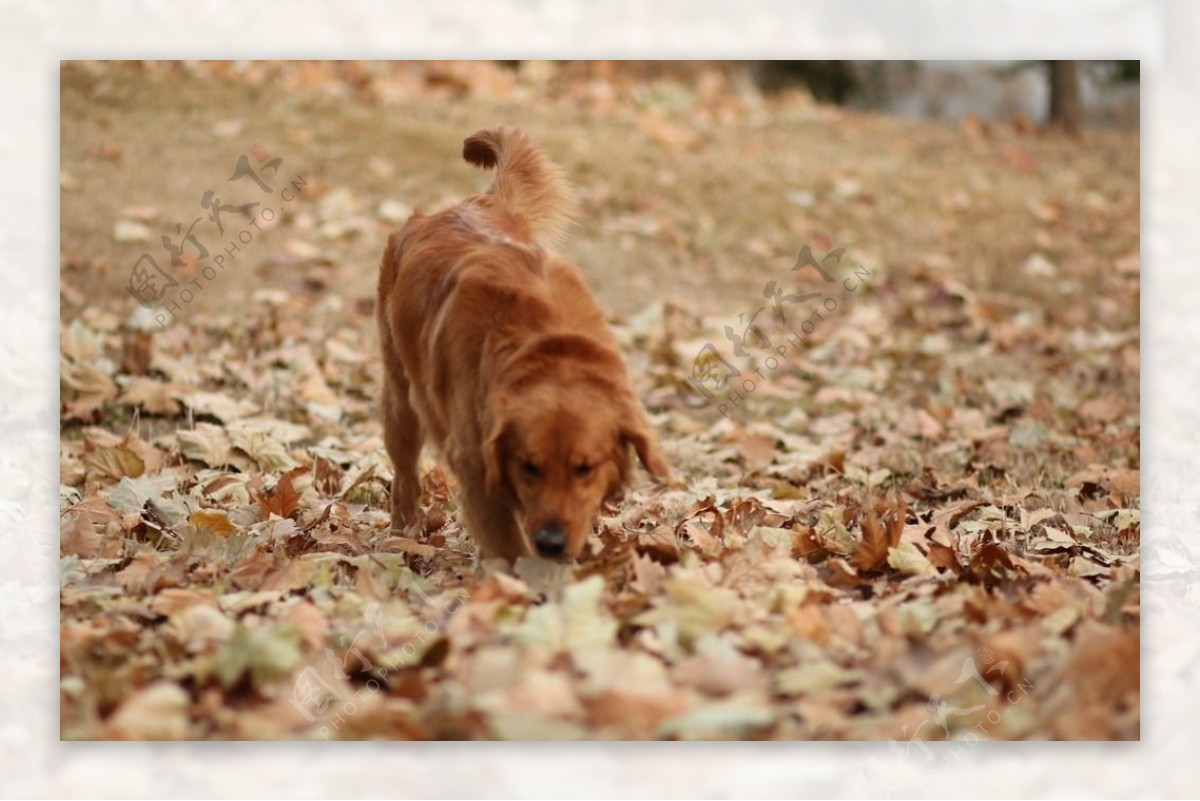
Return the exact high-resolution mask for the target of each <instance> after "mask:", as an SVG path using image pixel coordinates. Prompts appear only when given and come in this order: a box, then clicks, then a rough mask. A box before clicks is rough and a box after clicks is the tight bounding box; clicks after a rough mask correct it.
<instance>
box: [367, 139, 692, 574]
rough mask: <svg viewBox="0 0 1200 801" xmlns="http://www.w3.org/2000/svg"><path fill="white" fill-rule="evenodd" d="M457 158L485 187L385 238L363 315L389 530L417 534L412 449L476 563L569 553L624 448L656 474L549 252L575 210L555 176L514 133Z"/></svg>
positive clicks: (580, 304)
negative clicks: (379, 368)
mask: <svg viewBox="0 0 1200 801" xmlns="http://www.w3.org/2000/svg"><path fill="white" fill-rule="evenodd" d="M463 158H464V159H465V160H466V161H467V162H468V163H470V164H473V165H475V166H477V167H481V168H484V169H494V170H495V175H494V180H493V183H492V185H491V188H490V189H488V191H487V192H485V193H483V194H480V195H474V196H472V197H469V198H467V199H466V200H464V201H462V202H461V203H459V204H458V205H457V206H455V207H453V208H451V209H449V210H447V211H443V212H440V213H437V214H433V215H425V214H423V213H421V212H420V211H417V212H415V213H414V214H413V215H412V216H411V217H410V218H409V219H408V221H407V222H406V223H405V224H404V226H403V227H402V228H401V229H400V230H399V231H397V232H395V233H393V234H392V235H391V236H390V237H389V238H388V243H387V248H386V250H385V252H384V255H383V263H382V265H381V267H380V272H379V291H378V297H377V301H378V302H377V304H376V315H377V318H378V324H379V340H380V350H381V356H382V362H383V374H384V375H383V389H382V397H381V404H380V405H381V413H382V420H383V437H384V443H385V446H386V448H387V452H388V455H389V456H390V457H391V460H392V463H393V465H394V468H395V478H394V479H393V481H392V497H391V503H392V509H391V512H392V529H393V530H408V529H410V528H412V527H414V526H419V525H420V524H421V521H422V518H421V509H420V483H419V479H418V474H417V459H418V456H419V454H420V451H421V447H422V445H423V444H424V443H425V442H426V440H429V441H431V442H432V443H433V444H434V445H436V446H437V448H438V450H439V451H440V453H441V456H442V458H443V459H444V460H445V462H446V464H447V465H448V466H449V468H450V470H451V472H453V474H454V476H455V478H456V479H457V480H458V484H459V486H460V495H461V508H462V511H463V513H464V521H463V522H464V523H465V527H466V530H467V531H468V532H469V533H470V535H471V536H472V538H473V539H474V540H475V541H476V543H478V545H479V548H480V554H481V556H482V557H483V558H501V559H505V560H508V561H509V562H510V563H511V562H513V561H515V560H516V559H517V558H518V557H522V556H530V555H533V554H537V555H538V556H540V557H543V558H547V559H555V560H561V561H570V560H575V559H577V558H578V556H579V554H580V551H581V550H582V548H583V546H584V543H585V542H586V540H587V537H588V534H589V533H590V532H591V530H592V527H593V525H594V523H595V519H596V516H597V514H598V513H599V510H600V508H601V506H602V504H604V503H605V502H607V501H613V500H616V499H617V498H618V497H619V496H620V494H621V491H622V489H623V488H624V487H625V486H626V485H627V483H628V482H629V480H630V477H631V471H632V469H633V459H632V456H631V453H633V454H636V455H637V458H638V460H639V461H640V462H641V464H642V465H643V467H644V468H645V469H646V470H647V471H648V472H649V473H650V474H651V475H653V476H655V477H657V478H659V479H664V480H665V479H667V478H668V477H669V469H668V467H667V464H666V462H665V461H664V459H663V457H662V454H661V453H660V450H659V445H658V442H657V440H656V437H655V434H654V431H653V430H652V428H651V426H650V424H649V421H648V419H647V416H646V413H645V410H644V409H643V408H642V406H641V404H640V403H639V401H638V399H637V397H636V395H635V394H634V392H633V389H632V387H631V385H630V381H629V375H628V371H627V369H626V366H625V361H624V359H623V358H622V356H621V353H620V349H619V347H618V345H617V341H616V338H615V337H614V336H613V333H612V331H611V329H610V328H609V326H608V324H607V322H606V321H605V318H604V314H603V313H602V312H601V310H600V308H599V306H597V304H596V302H595V300H594V299H593V297H592V294H591V292H589V291H588V288H587V285H586V284H585V283H584V278H583V273H582V272H581V271H580V269H579V268H578V267H576V266H575V265H573V264H571V263H570V262H569V261H567V260H566V259H564V258H563V257H561V256H559V255H556V254H555V253H554V252H553V251H552V250H551V247H553V246H554V245H555V244H556V243H557V242H558V241H560V239H561V238H562V236H563V235H564V233H565V231H566V229H567V228H568V226H569V225H570V224H571V223H572V222H573V220H574V217H575V216H576V214H577V211H576V209H577V206H576V201H575V198H574V194H573V192H572V190H571V188H570V186H569V185H568V183H567V180H566V177H565V175H564V173H563V171H562V170H561V169H560V168H559V167H558V166H557V165H556V164H554V163H553V162H552V161H550V160H549V159H548V158H547V157H546V155H545V154H544V153H543V152H542V150H541V148H539V147H538V145H537V144H535V143H534V142H533V141H532V140H531V139H530V138H529V137H528V136H527V135H526V134H525V133H523V132H522V131H521V130H520V129H517V128H512V127H500V128H496V129H490V130H482V131H479V132H478V133H475V134H473V135H472V136H470V137H468V138H467V139H466V140H465V141H464V143H463Z"/></svg>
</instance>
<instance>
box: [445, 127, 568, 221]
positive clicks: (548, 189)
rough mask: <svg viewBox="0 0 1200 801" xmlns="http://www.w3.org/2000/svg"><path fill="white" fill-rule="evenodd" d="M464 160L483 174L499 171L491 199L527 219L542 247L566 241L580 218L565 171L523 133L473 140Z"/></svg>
mask: <svg viewBox="0 0 1200 801" xmlns="http://www.w3.org/2000/svg"><path fill="white" fill-rule="evenodd" d="M463 158H464V159H466V160H467V162H468V163H470V164H474V165H475V166H476V167H482V168H484V169H491V168H492V167H495V168H496V179H495V180H494V181H493V182H492V188H491V189H490V190H488V191H489V193H490V194H491V195H492V196H494V197H495V198H496V199H497V200H499V201H500V203H501V204H503V205H504V206H505V207H506V208H507V209H508V210H509V211H511V212H512V213H514V214H516V215H519V216H521V217H524V218H525V220H526V221H527V222H528V223H529V228H530V230H531V231H532V233H533V237H534V238H535V239H536V240H538V241H539V242H541V243H543V244H547V245H550V244H554V243H555V242H557V241H559V240H560V239H562V237H563V236H564V235H565V234H566V232H567V229H568V228H569V227H570V225H571V223H572V222H573V221H574V218H575V214H576V212H577V203H578V201H577V200H576V199H575V193H574V192H573V191H571V185H570V184H569V183H567V177H566V175H564V174H563V171H562V168H560V167H559V166H558V165H557V164H555V163H554V162H553V161H551V160H550V159H549V158H547V157H546V154H545V153H543V152H542V149H541V148H540V147H538V146H537V144H536V143H534V141H533V140H532V139H530V138H529V137H528V136H526V135H525V132H524V131H522V130H520V129H519V128H512V127H509V126H502V127H500V128H489V129H486V130H483V131H478V132H477V133H474V134H472V135H471V136H468V137H467V139H466V140H465V141H464V142H463Z"/></svg>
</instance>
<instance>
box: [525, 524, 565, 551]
mask: <svg viewBox="0 0 1200 801" xmlns="http://www.w3.org/2000/svg"><path fill="white" fill-rule="evenodd" d="M533 544H534V546H535V547H536V548H537V552H538V555H539V556H545V557H547V558H550V557H554V556H562V552H563V551H564V550H566V547H567V532H565V531H563V530H562V526H560V525H559V524H558V523H547V524H546V525H544V526H542V527H541V528H539V529H538V530H537V531H535V532H534V533H533Z"/></svg>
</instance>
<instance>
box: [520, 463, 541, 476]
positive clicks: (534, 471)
mask: <svg viewBox="0 0 1200 801" xmlns="http://www.w3.org/2000/svg"><path fill="white" fill-rule="evenodd" d="M521 470H522V471H524V473H525V475H527V476H529V477H530V478H537V477H538V476H540V475H541V474H542V471H541V470H540V469H539V468H538V466H537V465H536V464H534V463H533V462H531V461H529V460H525V461H524V462H521Z"/></svg>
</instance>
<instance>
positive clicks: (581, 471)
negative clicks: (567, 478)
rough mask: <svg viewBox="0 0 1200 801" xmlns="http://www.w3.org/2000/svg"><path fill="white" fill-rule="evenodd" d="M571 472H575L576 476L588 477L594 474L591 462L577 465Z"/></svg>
mask: <svg viewBox="0 0 1200 801" xmlns="http://www.w3.org/2000/svg"><path fill="white" fill-rule="evenodd" d="M571 472H572V473H574V474H575V478H587V477H588V476H590V475H591V474H592V466H591V465H590V464H581V465H576V466H575V469H574V470H572V471H571Z"/></svg>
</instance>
